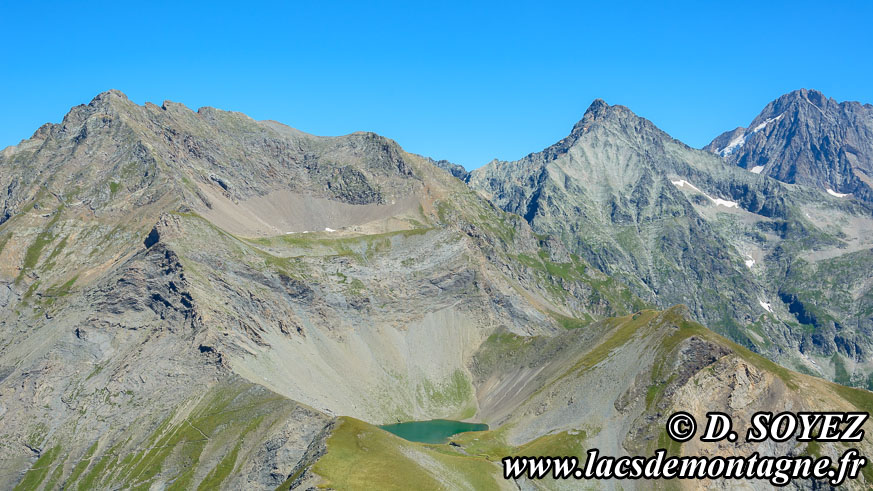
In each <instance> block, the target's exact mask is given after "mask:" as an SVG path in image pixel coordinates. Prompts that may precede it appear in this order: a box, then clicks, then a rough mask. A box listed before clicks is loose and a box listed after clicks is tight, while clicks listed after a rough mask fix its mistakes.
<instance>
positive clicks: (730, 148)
mask: <svg viewBox="0 0 873 491" xmlns="http://www.w3.org/2000/svg"><path fill="white" fill-rule="evenodd" d="M783 116H785V113H782V114H780V115H779V116H776V117H774V118H767V119H766V120H764V122H763V123H761V124H759V125H758V126H755V127H754V128H752V130H751V131H748V130H747V131H744V132H743V134H742V135H740V136H738V137H736V138H734V139H733V140H731V141H730V142H729V143H728V144H727V146H725V147H724V148H722V149H721V150H719V151H718V152H717V153H718V154H719V155H721V156H722V157H727V156H728V155H730V154H732V153H733V152H734V150H736V149H738V148H740V147H742V146H743V145H745V144H746V139H748V138H749V135H754V134H755V133H757V132H759V131H761V130H763V129H764V128H766V127H767V125H768V124H770V123H775V122H777V121H779V120H780V119H782V117H783ZM752 172H754V171H752ZM758 172H761V171H758ZM758 172H755V173H756V174H757V173H758Z"/></svg>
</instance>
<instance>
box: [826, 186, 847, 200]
mask: <svg viewBox="0 0 873 491" xmlns="http://www.w3.org/2000/svg"><path fill="white" fill-rule="evenodd" d="M828 194H829V195H831V196H836V197H837V198H845V197H846V196H851V195H852V193H838V192H836V191H834V190H833V189H831V188H828Z"/></svg>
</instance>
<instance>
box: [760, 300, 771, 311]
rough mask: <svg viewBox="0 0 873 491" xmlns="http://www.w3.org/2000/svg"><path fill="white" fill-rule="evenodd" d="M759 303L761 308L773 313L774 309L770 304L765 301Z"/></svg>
mask: <svg viewBox="0 0 873 491" xmlns="http://www.w3.org/2000/svg"><path fill="white" fill-rule="evenodd" d="M758 303H759V304H761V307H763V308H764V310H766V311H767V312H770V313H771V314H772V313H773V307H772V306H771V305H770V302H765V301H763V300H758Z"/></svg>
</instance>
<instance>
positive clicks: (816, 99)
mask: <svg viewBox="0 0 873 491" xmlns="http://www.w3.org/2000/svg"><path fill="white" fill-rule="evenodd" d="M705 150H708V151H710V152H713V153H715V154H717V155H719V156H721V157H723V158H724V159H725V160H726V161H727V162H730V163H732V164H735V165H737V166H739V167H742V168H744V169H746V170H748V171H750V172H754V173H756V174H763V175H767V176H770V177H773V178H775V179H778V180H780V181H782V182H788V183H798V184H805V185H807V186H811V187H815V188H818V189H821V190H822V191H827V192H829V193H830V194H832V195H835V196H845V195H852V196H855V197H856V198H858V199H862V200H864V201H866V202H868V203H869V202H873V106H871V105H870V104H861V103H859V102H837V101H835V100H834V99H829V98H827V97H826V96H825V95H824V94H822V93H821V92H818V91H816V90H807V89H801V90H796V91H794V92H791V93H789V94H785V95H784V96H782V97H780V98H778V99H776V100H775V101H773V102H771V103H770V104H767V107H765V108H764V110H763V111H761V114H759V115H758V116H757V117H756V118H755V119H754V120H752V122H751V123H750V124H749V126H748V128H742V127H740V128H737V129H735V130H733V131H728V132H725V133H722V134H721V135H719V136H718V137H717V138H716V139H715V140H713V141H712V142H711V143H710V144H709V145H707V146H706V147H705Z"/></svg>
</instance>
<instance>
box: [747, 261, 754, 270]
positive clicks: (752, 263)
mask: <svg viewBox="0 0 873 491" xmlns="http://www.w3.org/2000/svg"><path fill="white" fill-rule="evenodd" d="M754 265H755V260H754V259H746V267H747V268H749V269H752V266H754Z"/></svg>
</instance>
